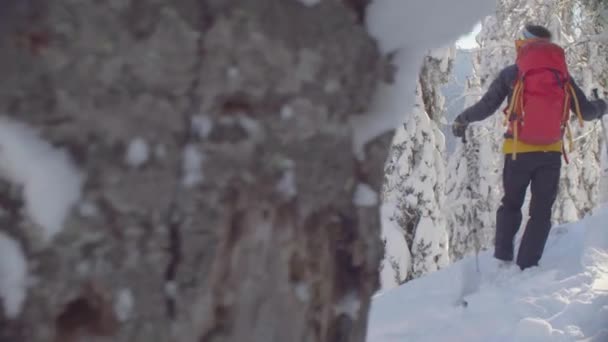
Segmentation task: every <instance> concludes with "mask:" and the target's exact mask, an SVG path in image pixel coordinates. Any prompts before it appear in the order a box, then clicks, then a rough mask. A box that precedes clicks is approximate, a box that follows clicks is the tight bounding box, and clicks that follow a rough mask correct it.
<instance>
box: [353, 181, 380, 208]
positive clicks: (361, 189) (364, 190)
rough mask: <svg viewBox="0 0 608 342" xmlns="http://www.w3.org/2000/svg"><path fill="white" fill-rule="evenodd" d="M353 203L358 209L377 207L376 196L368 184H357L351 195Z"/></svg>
mask: <svg viewBox="0 0 608 342" xmlns="http://www.w3.org/2000/svg"><path fill="white" fill-rule="evenodd" d="M353 203H354V204H355V205H356V206H359V207H373V206H376V205H378V194H377V193H376V192H375V191H374V189H372V188H371V186H369V185H368V184H364V183H359V184H358V185H357V189H355V193H354V195H353Z"/></svg>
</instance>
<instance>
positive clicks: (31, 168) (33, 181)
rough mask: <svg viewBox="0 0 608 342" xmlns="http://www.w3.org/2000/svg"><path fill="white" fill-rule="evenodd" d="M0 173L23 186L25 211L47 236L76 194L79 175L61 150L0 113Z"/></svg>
mask: <svg viewBox="0 0 608 342" xmlns="http://www.w3.org/2000/svg"><path fill="white" fill-rule="evenodd" d="M0 174H1V175H2V177H4V178H5V179H7V180H8V181H9V182H11V183H14V184H18V185H20V186H22V187H23V197H24V199H25V208H26V213H27V215H28V216H29V217H30V218H31V219H32V221H34V222H35V223H36V224H37V225H39V226H40V227H41V228H42V229H43V237H44V238H45V239H46V240H50V239H51V238H52V237H53V236H54V235H55V234H57V233H58V232H59V231H60V230H61V229H62V227H63V223H64V220H65V219H66V217H67V215H68V214H69V212H70V210H71V209H72V207H73V206H74V205H75V204H76V203H77V201H78V199H79V198H80V192H81V186H82V183H83V176H82V174H81V173H80V172H79V171H78V170H77V168H76V166H75V165H74V163H73V162H72V160H71V159H70V157H69V156H68V155H67V153H66V152H65V151H63V150H60V149H57V148H55V147H53V146H51V145H50V144H49V143H47V142H46V141H44V140H43V139H42V138H41V137H40V136H39V135H38V132H37V131H36V130H34V129H32V128H30V127H28V126H26V125H24V124H21V123H18V122H15V121H12V120H10V119H8V118H6V117H0Z"/></svg>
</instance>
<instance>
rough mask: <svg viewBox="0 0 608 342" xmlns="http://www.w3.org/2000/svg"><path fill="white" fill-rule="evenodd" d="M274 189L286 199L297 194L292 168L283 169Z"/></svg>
mask: <svg viewBox="0 0 608 342" xmlns="http://www.w3.org/2000/svg"><path fill="white" fill-rule="evenodd" d="M276 189H277V191H278V192H279V193H280V194H282V195H283V196H284V197H285V198H286V199H291V198H293V197H295V196H296V195H297V194H298V189H297V187H296V173H295V171H294V170H293V168H290V169H287V170H285V172H284V173H283V176H282V177H281V179H280V180H279V183H277V186H276Z"/></svg>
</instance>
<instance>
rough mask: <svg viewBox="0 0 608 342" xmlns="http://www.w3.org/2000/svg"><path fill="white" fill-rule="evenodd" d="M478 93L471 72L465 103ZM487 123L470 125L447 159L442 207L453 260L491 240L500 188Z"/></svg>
mask: <svg viewBox="0 0 608 342" xmlns="http://www.w3.org/2000/svg"><path fill="white" fill-rule="evenodd" d="M480 93H481V85H480V84H479V78H478V77H477V76H475V75H474V76H473V77H471V78H470V79H469V80H468V81H467V85H466V88H465V105H466V106H469V105H472V104H474V103H475V102H476V101H477V100H478V99H479V97H480ZM491 123H492V122H491V121H490V124H488V123H486V124H477V125H471V126H470V127H469V129H468V131H467V140H466V143H459V144H458V145H457V147H456V150H455V151H454V154H453V155H452V156H451V158H450V159H449V164H448V170H449V173H450V175H451V176H450V177H448V179H447V205H446V206H447V213H448V233H449V235H450V256H451V258H452V259H453V260H458V259H460V258H462V257H463V256H464V255H466V254H467V253H470V252H471V251H474V250H479V249H484V248H486V247H488V246H489V245H491V242H492V237H493V234H494V225H495V221H496V219H495V215H494V213H493V210H494V209H495V206H496V203H497V201H498V200H499V196H500V191H499V188H498V186H497V185H498V184H499V183H498V182H499V175H498V172H497V158H496V154H497V152H496V150H495V144H494V143H493V139H495V134H494V127H492V124H491Z"/></svg>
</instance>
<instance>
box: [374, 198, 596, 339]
mask: <svg viewBox="0 0 608 342" xmlns="http://www.w3.org/2000/svg"><path fill="white" fill-rule="evenodd" d="M607 221H608V208H604V209H601V210H596V213H595V214H594V215H593V216H590V217H588V218H586V219H584V220H582V221H579V222H576V223H573V224H570V225H565V226H560V227H554V228H553V230H552V233H551V236H550V238H549V241H548V242H547V246H546V249H545V254H544V256H543V259H542V260H541V265H540V266H539V267H535V268H531V269H528V270H525V271H523V272H522V271H520V270H519V268H517V267H516V266H511V267H509V268H506V269H504V268H503V269H499V268H498V267H497V263H496V262H495V261H494V259H493V258H492V257H491V251H488V252H484V253H482V254H481V255H480V272H481V277H480V278H478V279H476V271H475V270H476V267H475V258H474V257H473V256H469V257H468V258H465V259H464V260H462V261H460V262H458V263H456V264H454V265H452V266H450V267H448V268H446V269H444V270H441V271H438V272H436V273H433V274H431V275H429V276H426V277H423V278H419V279H416V280H414V281H411V282H409V283H407V284H405V285H403V286H401V287H398V288H395V289H392V290H389V291H386V292H384V293H380V294H378V295H376V296H375V298H374V300H373V303H372V310H371V313H370V322H369V329H368V342H406V341H407V342H423V341H429V342H431V341H433V342H435V341H449V342H452V341H454V342H456V341H463V342H464V341H466V342H476V341H479V342H482V341H483V342H506V341H509V342H511V341H513V342H544V341H552V342H553V341H558V342H562V341H585V342H606V341H608V229H607V227H606V222H607ZM463 289H464V290H465V291H464V292H465V293H468V294H467V295H465V296H464V299H465V300H466V302H467V303H468V305H467V306H466V307H464V306H463V305H460V304H459V303H460V299H461V294H462V292H463Z"/></svg>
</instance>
